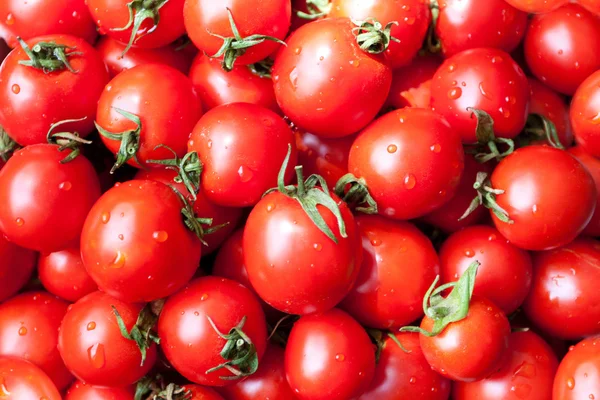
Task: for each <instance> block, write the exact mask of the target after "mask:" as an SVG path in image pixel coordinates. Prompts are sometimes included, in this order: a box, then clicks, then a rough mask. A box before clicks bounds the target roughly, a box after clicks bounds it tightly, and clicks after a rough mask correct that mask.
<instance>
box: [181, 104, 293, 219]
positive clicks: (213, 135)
mask: <svg viewBox="0 0 600 400" xmlns="http://www.w3.org/2000/svg"><path fill="white" fill-rule="evenodd" d="M293 142H294V136H293V133H292V131H291V129H290V128H289V127H288V126H287V124H286V123H285V122H284V121H283V119H282V118H281V117H280V116H279V115H277V114H275V113H274V112H273V111H271V110H268V109H266V108H264V107H261V106H258V105H256V104H247V103H234V104H226V105H223V106H219V107H216V108H213V109H212V110H210V111H209V112H207V113H206V115H205V116H204V117H202V118H201V119H200V121H198V124H197V125H196V127H195V128H194V130H193V132H192V135H191V136H190V140H189V143H188V150H189V151H196V152H198V155H199V156H200V161H202V164H203V165H204V167H203V170H202V177H201V184H202V189H203V190H204V195H205V196H206V197H207V198H208V200H210V201H211V202H213V203H215V204H219V205H222V206H227V207H246V206H251V205H253V204H256V203H257V202H258V201H259V200H260V199H261V196H262V195H263V193H265V191H267V190H268V189H270V188H272V187H274V186H276V184H277V171H278V170H279V167H280V166H281V163H282V162H283V159H284V158H285V154H286V152H287V150H288V147H289V146H292V156H291V160H292V161H291V162H292V163H293V164H295V162H296V147H295V146H294V143H293ZM292 173H293V171H292V168H291V167H290V168H289V169H288V170H287V173H286V178H287V179H286V182H289V181H290V180H291V177H292Z"/></svg>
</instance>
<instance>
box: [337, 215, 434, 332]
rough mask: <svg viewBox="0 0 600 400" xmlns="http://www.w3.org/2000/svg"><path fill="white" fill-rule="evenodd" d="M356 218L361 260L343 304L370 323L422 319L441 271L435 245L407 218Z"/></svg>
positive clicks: (392, 325) (385, 326) (380, 324)
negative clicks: (429, 291) (427, 295)
mask: <svg viewBox="0 0 600 400" xmlns="http://www.w3.org/2000/svg"><path fill="white" fill-rule="evenodd" d="M356 222H357V225H358V230H359V232H360V234H361V236H362V247H363V262H362V265H361V266H360V271H359V273H358V278H357V279H356V283H355V284H354V287H353V288H352V290H351V291H350V293H349V294H348V296H346V298H345V299H344V301H343V302H342V304H341V307H342V308H343V309H344V310H346V311H347V312H348V313H349V314H350V315H352V316H353V317H354V318H355V319H356V320H357V321H358V322H360V323H361V324H363V325H366V326H368V327H371V328H379V329H392V328H400V327H402V326H404V325H406V324H409V323H411V322H412V321H414V320H416V319H417V318H420V317H421V316H422V315H423V309H422V306H421V304H422V303H423V296H425V293H426V292H427V289H429V286H431V282H432V281H433V280H434V279H435V277H436V276H437V275H439V273H440V264H439V259H438V256H437V254H436V252H435V249H434V248H433V245H432V244H431V242H430V241H429V239H428V238H427V236H425V235H424V234H423V233H421V231H419V230H418V229H417V228H416V227H415V226H413V225H412V224H410V223H408V222H400V221H398V222H396V221H390V220H388V219H385V218H382V217H379V216H367V215H360V216H358V217H357V218H356Z"/></svg>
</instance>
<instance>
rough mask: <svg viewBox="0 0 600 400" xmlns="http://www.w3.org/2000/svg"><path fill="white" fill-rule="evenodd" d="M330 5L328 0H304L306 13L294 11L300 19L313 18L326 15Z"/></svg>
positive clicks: (329, 10)
mask: <svg viewBox="0 0 600 400" xmlns="http://www.w3.org/2000/svg"><path fill="white" fill-rule="evenodd" d="M331 7H332V4H331V2H330V0H306V9H307V10H308V13H305V12H303V11H296V16H298V18H302V19H308V20H315V19H318V18H322V17H326V16H327V15H328V14H329V13H330V12H331Z"/></svg>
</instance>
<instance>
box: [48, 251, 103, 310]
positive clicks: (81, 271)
mask: <svg viewBox="0 0 600 400" xmlns="http://www.w3.org/2000/svg"><path fill="white" fill-rule="evenodd" d="M38 275H39V278H40V281H41V282H42V285H44V288H45V289H46V290H47V291H49V292H50V293H52V294H54V295H56V296H58V297H61V298H63V299H65V300H68V301H72V302H75V301H77V300H79V299H80V298H82V297H83V296H85V295H86V294H90V293H92V292H95V291H96V290H98V286H97V285H96V283H95V282H94V281H93V280H92V278H91V277H90V275H89V274H88V273H87V271H86V270H85V267H84V266H83V261H82V260H81V252H80V251H79V247H70V248H68V249H65V250H61V251H56V252H54V253H44V254H41V255H40V258H39V259H38Z"/></svg>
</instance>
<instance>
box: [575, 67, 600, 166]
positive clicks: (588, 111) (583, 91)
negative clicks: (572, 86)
mask: <svg viewBox="0 0 600 400" xmlns="http://www.w3.org/2000/svg"><path fill="white" fill-rule="evenodd" d="M599 107H600V71H597V72H595V73H593V74H592V75H590V77H589V78H587V79H586V80H585V81H584V82H583V83H582V84H581V86H579V89H577V92H576V93H575V96H573V100H572V101H571V123H572V124H573V133H574V134H575V140H576V141H577V144H579V145H580V146H581V147H583V149H584V150H585V151H586V152H588V153H589V154H591V155H593V156H594V157H600V112H599V110H600V108H599Z"/></svg>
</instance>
